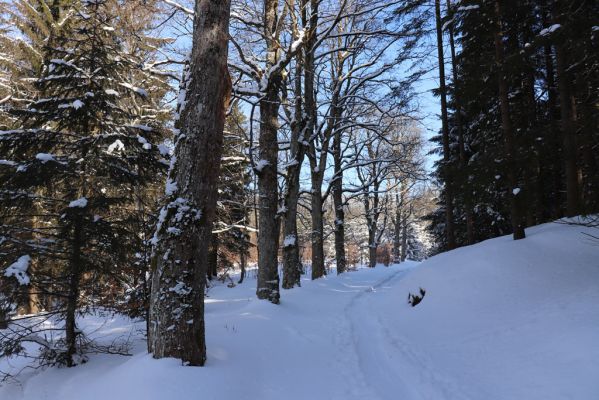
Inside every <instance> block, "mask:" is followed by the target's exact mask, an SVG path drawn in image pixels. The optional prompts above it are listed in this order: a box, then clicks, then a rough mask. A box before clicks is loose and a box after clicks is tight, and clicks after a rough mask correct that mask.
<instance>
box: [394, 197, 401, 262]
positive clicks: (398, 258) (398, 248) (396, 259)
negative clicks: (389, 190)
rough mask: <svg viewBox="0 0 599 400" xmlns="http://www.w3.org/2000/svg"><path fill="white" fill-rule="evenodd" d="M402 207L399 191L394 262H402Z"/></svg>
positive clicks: (395, 221)
mask: <svg viewBox="0 0 599 400" xmlns="http://www.w3.org/2000/svg"><path fill="white" fill-rule="evenodd" d="M401 207H402V203H401V202H400V196H399V191H398V190H396V191H395V215H394V216H393V262H394V263H395V264H398V263H400V262H401Z"/></svg>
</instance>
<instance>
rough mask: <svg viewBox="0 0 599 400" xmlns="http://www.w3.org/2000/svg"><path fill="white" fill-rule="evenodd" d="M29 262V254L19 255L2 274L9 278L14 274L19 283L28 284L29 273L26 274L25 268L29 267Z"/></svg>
mask: <svg viewBox="0 0 599 400" xmlns="http://www.w3.org/2000/svg"><path fill="white" fill-rule="evenodd" d="M30 262H31V257H30V256H29V255H24V256H21V257H19V259H18V260H17V261H15V262H14V263H12V264H11V265H9V266H8V267H7V268H6V269H5V270H4V276H6V277H9V278H10V277H11V276H14V277H15V278H16V279H17V281H18V282H19V285H29V282H30V279H29V275H27V269H28V268H29V263H30Z"/></svg>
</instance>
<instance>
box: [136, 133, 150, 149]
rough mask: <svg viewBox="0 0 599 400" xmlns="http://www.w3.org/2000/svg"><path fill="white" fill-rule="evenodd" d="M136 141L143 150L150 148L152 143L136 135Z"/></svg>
mask: <svg viewBox="0 0 599 400" xmlns="http://www.w3.org/2000/svg"><path fill="white" fill-rule="evenodd" d="M137 141H138V142H139V143H140V144H141V145H142V147H143V149H144V150H152V145H151V144H150V143H149V142H148V140H147V139H146V138H145V137H143V136H140V135H137Z"/></svg>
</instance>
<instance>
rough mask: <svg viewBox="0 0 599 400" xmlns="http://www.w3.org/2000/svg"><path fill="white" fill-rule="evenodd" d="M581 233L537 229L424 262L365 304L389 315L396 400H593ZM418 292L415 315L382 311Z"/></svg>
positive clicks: (595, 279)
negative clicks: (398, 387)
mask: <svg viewBox="0 0 599 400" xmlns="http://www.w3.org/2000/svg"><path fill="white" fill-rule="evenodd" d="M582 232H587V233H592V230H590V229H589V228H582V227H579V226H568V225H562V224H556V223H552V224H545V225H540V226H538V227H535V228H531V229H527V232H526V233H527V238H526V239H524V240H519V241H513V240H512V239H511V237H510V236H506V237H501V238H497V239H492V240H488V241H485V242H483V243H480V244H478V245H474V246H469V247H465V248H461V249H457V250H454V251H451V252H448V253H445V254H442V255H439V256H437V257H433V258H431V259H429V260H428V261H426V262H424V263H423V264H422V265H421V267H420V268H418V270H417V271H415V272H414V273H413V274H411V275H409V276H408V277H407V278H406V279H404V280H402V281H400V282H399V283H398V285H397V287H396V291H395V292H394V294H393V295H392V296H389V297H388V300H389V301H388V303H387V305H385V304H378V303H372V307H373V308H377V309H379V310H380V308H379V307H383V308H386V309H387V312H388V313H392V312H395V313H396V319H394V320H393V323H390V324H389V325H388V326H389V328H390V337H393V338H394V340H396V343H398V344H399V346H400V347H403V350H402V352H401V354H402V357H401V362H399V363H398V366H399V367H398V368H397V373H398V374H399V375H400V376H401V380H403V381H404V382H405V384H406V385H410V386H412V387H415V392H416V393H414V395H412V396H408V397H405V398H414V399H421V398H434V399H445V398H447V399H462V398H463V399H473V400H475V399H485V400H493V399H497V400H499V399H501V400H506V399H528V400H534V399H538V400H550V399H555V400H558V399H577V400H591V399H598V398H599V379H597V377H599V345H598V344H597V339H599V312H597V305H598V304H599V262H598V261H597V260H598V256H599V242H593V241H592V240H591V239H590V238H589V237H588V236H585V235H584V234H583V233H582ZM595 232H597V230H595ZM595 234H596V233H595ZM420 287H422V288H424V289H425V290H426V295H425V297H424V299H423V301H422V302H421V303H420V304H419V305H417V306H416V307H415V308H412V307H409V306H408V307H406V306H400V307H396V306H391V304H392V303H396V304H397V303H399V304H401V303H405V301H406V298H407V295H408V292H411V293H416V291H417V290H418V289H419V288H420ZM381 311H382V310H381ZM383 314H385V313H384V312H383ZM372 340H373V341H377V340H378V339H377V337H376V336H375V337H373V338H372ZM431 381H433V382H435V383H434V384H431ZM427 396H428V397H427Z"/></svg>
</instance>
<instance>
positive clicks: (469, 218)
mask: <svg viewBox="0 0 599 400" xmlns="http://www.w3.org/2000/svg"><path fill="white" fill-rule="evenodd" d="M447 9H448V10H450V9H451V0H447ZM449 48H450V50H451V73H452V76H453V86H454V88H453V101H454V103H455V119H456V125H457V131H458V149H459V157H460V158H459V160H460V170H461V171H462V172H464V171H466V168H467V167H468V162H467V160H466V146H465V143H464V123H463V121H462V102H461V101H460V96H459V95H458V88H457V84H458V72H457V65H458V63H457V61H456V55H455V40H454V35H453V23H450V24H449ZM465 186H466V187H465V188H464V189H465V190H466V192H467V193H466V194H465V198H464V213H465V214H466V242H467V243H468V244H473V243H474V215H473V213H472V199H471V198H470V196H471V195H472V193H471V191H470V188H469V183H468V181H466V185H465Z"/></svg>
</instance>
